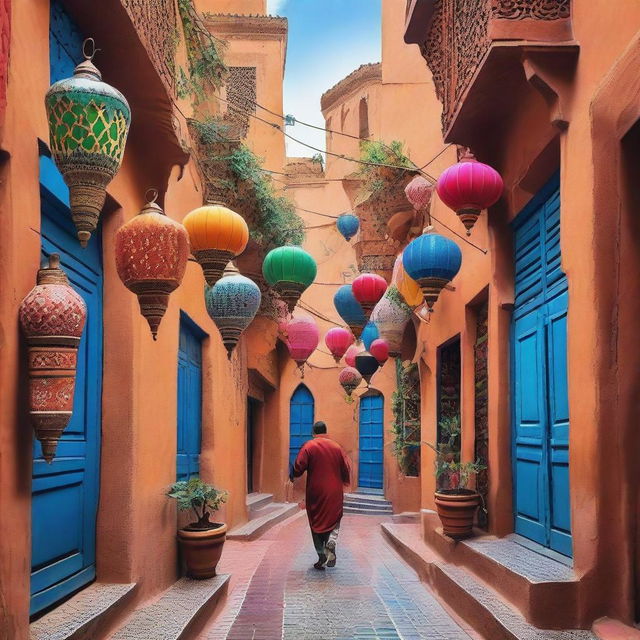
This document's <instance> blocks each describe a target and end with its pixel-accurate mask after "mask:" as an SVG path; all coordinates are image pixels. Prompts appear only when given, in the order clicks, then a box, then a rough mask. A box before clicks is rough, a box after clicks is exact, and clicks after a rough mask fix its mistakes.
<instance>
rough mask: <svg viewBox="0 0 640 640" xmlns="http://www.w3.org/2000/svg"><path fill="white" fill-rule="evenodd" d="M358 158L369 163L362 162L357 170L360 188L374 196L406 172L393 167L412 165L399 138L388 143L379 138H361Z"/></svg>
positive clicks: (409, 166)
mask: <svg viewBox="0 0 640 640" xmlns="http://www.w3.org/2000/svg"><path fill="white" fill-rule="evenodd" d="M360 160H362V161H363V162H366V163H369V164H363V165H362V166H361V168H360V170H359V171H358V176H359V177H360V179H361V180H362V183H361V189H362V190H363V191H364V192H366V193H368V194H369V195H370V196H374V197H375V196H376V195H378V194H380V193H382V192H383V191H384V189H385V188H386V187H387V186H388V185H389V183H390V182H393V181H394V180H397V179H398V178H400V177H401V176H403V175H405V174H406V173H407V172H406V171H403V170H402V169H394V168H393V167H406V168H411V167H413V164H412V162H411V160H409V157H408V156H407V155H406V153H405V152H404V145H403V144H402V142H400V141H399V140H393V141H392V142H391V143H389V144H386V143H385V142H382V141H381V140H363V141H362V142H361V144H360ZM384 165H392V167H389V166H384Z"/></svg>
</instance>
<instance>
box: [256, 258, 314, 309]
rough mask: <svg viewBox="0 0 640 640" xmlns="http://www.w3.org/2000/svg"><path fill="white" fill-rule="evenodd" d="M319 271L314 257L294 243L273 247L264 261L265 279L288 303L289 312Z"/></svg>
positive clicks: (263, 272) (263, 271)
mask: <svg viewBox="0 0 640 640" xmlns="http://www.w3.org/2000/svg"><path fill="white" fill-rule="evenodd" d="M317 271H318V267H317V265H316V261H315V260H314V259H313V257H312V256H311V255H310V254H309V253H307V252H306V251H305V250H304V249H302V248H301V247H296V246H293V245H289V246H286V247H278V248H277V249H272V250H271V251H269V253H268V254H267V255H266V257H265V259H264V262H263V263H262V274H263V275H264V278H265V280H266V281H267V282H268V283H269V286H270V287H271V288H272V289H273V290H274V291H275V292H276V293H277V294H278V295H279V296H280V298H282V300H284V301H285V302H286V303H287V307H288V308H289V313H293V309H294V307H295V306H296V303H297V302H298V300H299V299H300V296H301V295H302V292H303V291H304V290H305V289H306V288H307V287H308V286H309V285H310V284H311V283H312V282H313V281H314V280H315V277H316V273H317Z"/></svg>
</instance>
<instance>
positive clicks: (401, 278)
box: [391, 254, 424, 309]
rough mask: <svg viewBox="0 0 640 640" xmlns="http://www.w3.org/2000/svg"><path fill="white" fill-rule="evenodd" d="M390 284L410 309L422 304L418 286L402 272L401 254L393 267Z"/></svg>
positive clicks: (422, 299) (420, 291)
mask: <svg viewBox="0 0 640 640" xmlns="http://www.w3.org/2000/svg"><path fill="white" fill-rule="evenodd" d="M391 282H392V284H395V285H396V287H397V288H398V291H399V292H400V295H401V296H402V297H403V298H404V301H405V302H406V303H407V304H408V305H409V306H410V307H411V308H412V309H415V308H416V307H419V306H420V305H421V304H422V303H423V302H424V298H423V296H422V290H421V289H420V285H419V284H418V283H417V282H416V281H415V280H414V279H413V278H411V277H410V276H409V275H408V274H407V272H406V271H405V270H404V265H403V264H402V254H400V255H399V256H398V257H397V258H396V262H395V264H394V265H393V276H392V278H391Z"/></svg>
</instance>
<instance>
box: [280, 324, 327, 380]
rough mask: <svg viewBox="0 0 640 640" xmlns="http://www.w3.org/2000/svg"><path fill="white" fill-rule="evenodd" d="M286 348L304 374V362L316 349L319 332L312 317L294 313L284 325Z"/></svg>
mask: <svg viewBox="0 0 640 640" xmlns="http://www.w3.org/2000/svg"><path fill="white" fill-rule="evenodd" d="M286 339H287V348H288V349H289V355H290V356H291V358H292V359H293V360H295V362H296V364H297V365H298V368H299V369H300V371H301V372H302V374H303V376H304V363H305V362H306V361H307V359H308V358H309V356H310V355H311V354H312V353H313V352H314V351H315V350H316V347H317V346H318V341H319V339H320V334H319V331H318V325H317V324H316V321H315V320H314V318H312V317H311V316H310V315H307V314H306V313H305V314H303V313H300V314H295V315H294V316H293V317H292V318H291V320H289V322H288V323H287V327H286Z"/></svg>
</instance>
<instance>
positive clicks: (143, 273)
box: [115, 191, 189, 340]
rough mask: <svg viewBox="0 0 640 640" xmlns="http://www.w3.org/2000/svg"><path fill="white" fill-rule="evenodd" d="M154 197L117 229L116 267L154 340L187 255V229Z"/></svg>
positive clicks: (182, 273) (179, 279)
mask: <svg viewBox="0 0 640 640" xmlns="http://www.w3.org/2000/svg"><path fill="white" fill-rule="evenodd" d="M157 195H158V193H157V191H156V192H155V197H154V198H152V199H151V201H150V202H147V204H145V205H144V207H142V210H141V211H140V213H139V214H138V215H137V216H135V217H134V218H132V219H131V220H129V222H126V223H125V224H123V225H122V226H121V227H120V228H119V229H118V231H117V232H116V238H115V253H116V269H117V270H118V275H119V276H120V280H122V282H123V283H124V286H125V287H127V289H129V290H130V291H133V293H135V294H136V295H137V296H138V302H139V303H140V313H142V315H143V316H144V317H145V318H146V319H147V322H148V323H149V327H150V328H151V335H153V339H154V340H155V339H156V338H157V335H158V327H159V326H160V321H161V320H162V317H163V316H164V313H165V311H166V310H167V305H168V304H169V294H170V293H171V292H172V291H173V290H174V289H176V288H177V287H178V286H179V285H180V283H181V282H182V278H183V276H184V272H185V269H186V268H187V260H188V258H189V236H188V234H187V230H186V229H185V228H184V227H183V226H182V225H181V224H180V223H179V222H176V221H175V220H172V219H171V218H169V217H167V216H166V215H165V213H164V211H163V210H162V209H161V208H160V207H159V206H158V205H157V204H156V203H155V198H156V197H157Z"/></svg>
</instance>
